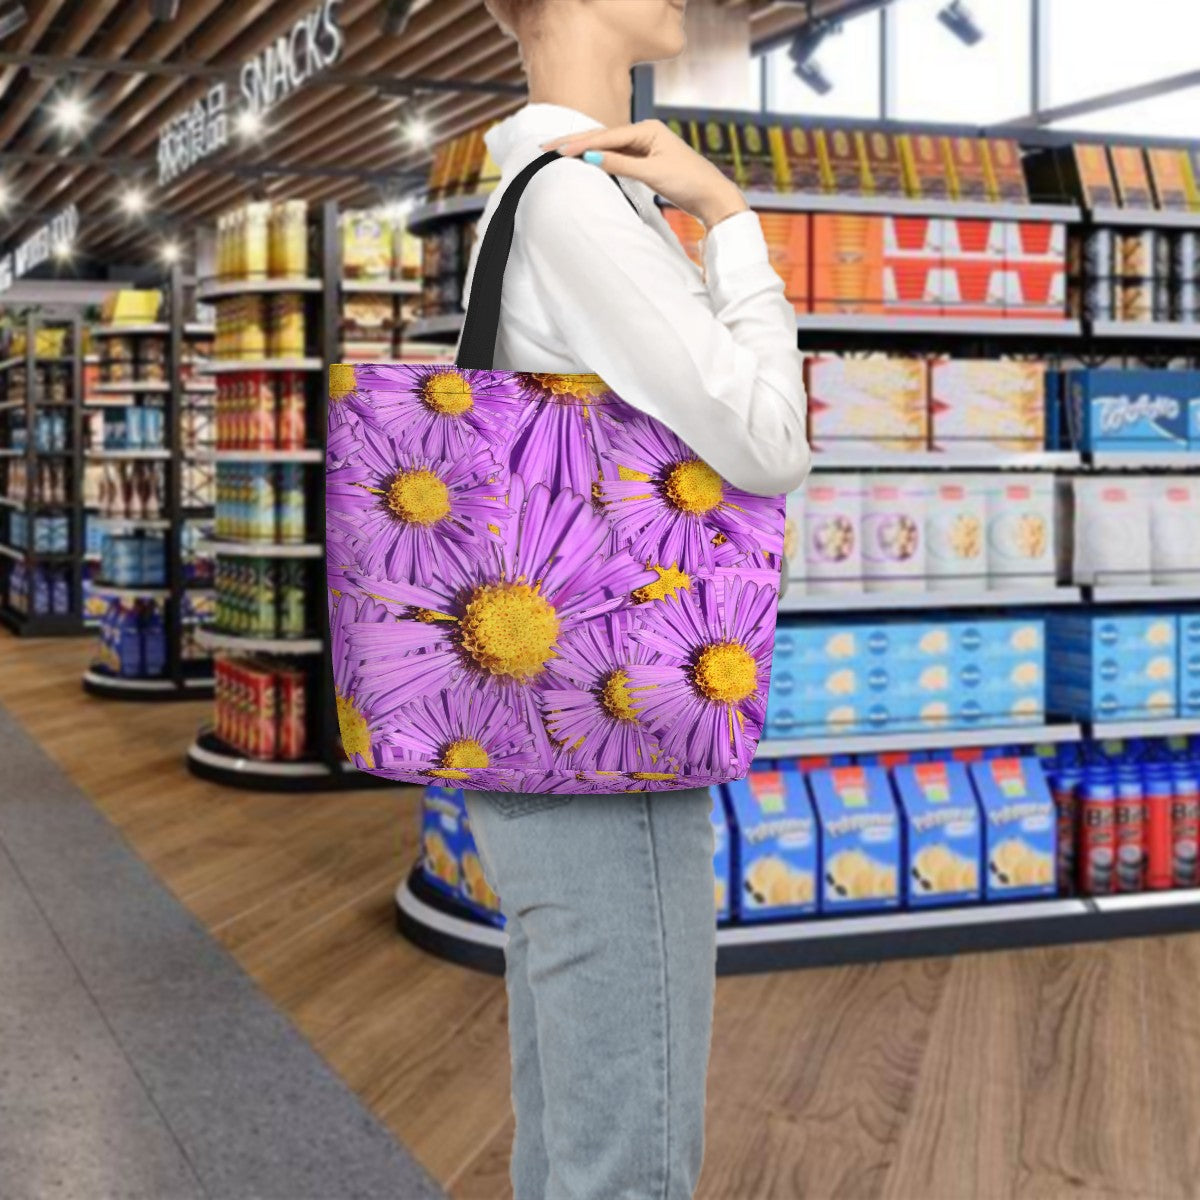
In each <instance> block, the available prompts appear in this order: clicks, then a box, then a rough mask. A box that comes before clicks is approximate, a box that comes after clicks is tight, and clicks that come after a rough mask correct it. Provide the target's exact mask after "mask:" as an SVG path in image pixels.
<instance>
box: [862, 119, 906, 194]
mask: <svg viewBox="0 0 1200 1200" xmlns="http://www.w3.org/2000/svg"><path fill="white" fill-rule="evenodd" d="M857 136H858V143H859V151H860V154H861V156H862V159H863V166H864V170H865V180H866V189H867V192H868V193H869V194H870V195H873V196H903V195H905V194H906V192H907V188H906V187H905V172H904V159H903V157H902V155H901V152H900V139H899V138H898V137H897V136H896V135H895V134H892V133H884V132H883V131H882V130H878V129H875V130H871V131H869V132H865V133H859V134H858V135H857Z"/></svg>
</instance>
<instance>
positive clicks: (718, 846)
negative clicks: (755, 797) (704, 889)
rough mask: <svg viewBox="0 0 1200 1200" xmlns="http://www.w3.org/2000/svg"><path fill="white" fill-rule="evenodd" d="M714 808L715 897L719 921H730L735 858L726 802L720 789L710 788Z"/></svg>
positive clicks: (712, 819)
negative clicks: (732, 850)
mask: <svg viewBox="0 0 1200 1200" xmlns="http://www.w3.org/2000/svg"><path fill="white" fill-rule="evenodd" d="M709 794H710V795H711V796H712V808H711V809H710V810H709V817H710V820H711V821H712V829H713V895H714V899H715V900H716V904H717V920H718V921H728V920H729V914H730V911H731V909H732V903H731V896H730V893H731V891H732V886H731V880H732V878H733V875H732V872H733V858H732V855H731V854H730V853H729V819H728V817H726V816H725V801H724V799H723V798H722V796H721V789H720V788H719V787H714V788H709Z"/></svg>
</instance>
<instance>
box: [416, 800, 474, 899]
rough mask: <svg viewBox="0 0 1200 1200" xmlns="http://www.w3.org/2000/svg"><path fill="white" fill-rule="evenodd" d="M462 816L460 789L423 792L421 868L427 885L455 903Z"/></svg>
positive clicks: (462, 848)
mask: <svg viewBox="0 0 1200 1200" xmlns="http://www.w3.org/2000/svg"><path fill="white" fill-rule="evenodd" d="M466 815H467V809H466V804H465V802H464V801H463V794H462V789H461V788H444V787H438V786H436V785H433V784H431V785H430V786H429V787H427V788H426V789H425V795H424V798H423V801H422V806H421V868H422V870H423V871H424V874H425V879H426V880H427V881H428V882H429V883H430V884H432V885H433V886H434V887H436V888H437V889H438V890H439V891H442V892H445V893H446V895H448V896H453V897H454V898H455V899H456V900H457V899H458V898H459V895H460V890H461V886H462V862H461V856H462V853H463V850H464V837H463V821H464V818H465V817H466Z"/></svg>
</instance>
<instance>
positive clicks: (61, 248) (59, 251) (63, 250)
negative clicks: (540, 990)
mask: <svg viewBox="0 0 1200 1200" xmlns="http://www.w3.org/2000/svg"><path fill="white" fill-rule="evenodd" d="M54 257H55V258H57V259H58V261H59V262H66V261H67V260H68V259H69V258H70V257H71V243H70V242H55V243H54Z"/></svg>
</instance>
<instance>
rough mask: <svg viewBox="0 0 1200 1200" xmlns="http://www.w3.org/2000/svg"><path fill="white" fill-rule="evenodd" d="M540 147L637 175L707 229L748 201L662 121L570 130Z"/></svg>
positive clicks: (613, 171) (618, 172)
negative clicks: (568, 134)
mask: <svg viewBox="0 0 1200 1200" xmlns="http://www.w3.org/2000/svg"><path fill="white" fill-rule="evenodd" d="M543 149H546V150H557V151H558V152H559V153H560V154H563V155H567V156H572V157H582V158H584V160H585V161H587V162H592V163H595V164H596V165H597V166H599V167H601V168H602V169H603V170H605V171H607V172H608V173H609V174H610V175H625V176H627V177H628V178H630V179H640V180H641V181H642V182H643V183H645V184H647V185H648V186H649V187H652V188H653V189H654V190H655V191H656V192H657V193H658V194H659V195H660V196H662V198H663V199H664V200H666V201H668V202H669V203H671V204H673V205H675V207H676V208H681V209H683V211H684V212H688V213H691V214H692V216H694V217H696V218H698V219H699V220H701V221H703V222H704V225H705V227H706V228H708V229H711V228H712V227H713V226H714V225H716V224H717V223H718V222H719V221H723V220H724V219H725V218H726V217H731V216H733V214H734V213H739V212H743V211H745V210H746V209H747V208H748V207H749V205H747V203H746V198H745V196H743V195H742V193H741V191H740V190H739V189H738V187H737V185H736V184H735V183H734V182H733V181H732V180H730V179H728V178H726V176H724V175H722V174H721V172H720V171H719V170H717V168H716V167H714V166H713V165H712V163H710V162H709V161H708V160H707V159H705V158H702V157H701V156H700V155H699V154H697V153H696V152H695V150H693V149H692V148H691V146H689V145H688V144H687V143H686V142H685V141H683V139H682V138H679V137H676V135H675V134H673V133H672V132H671V131H670V129H668V128H667V127H666V125H664V124H663V123H662V121H639V122H638V123H637V124H636V125H619V126H616V127H615V128H612V129H595V130H589V131H588V132H586V133H573V134H571V135H570V136H569V137H561V138H555V139H554V140H553V141H549V142H545V143H543Z"/></svg>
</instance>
